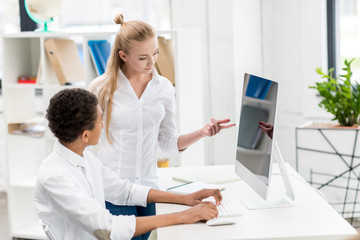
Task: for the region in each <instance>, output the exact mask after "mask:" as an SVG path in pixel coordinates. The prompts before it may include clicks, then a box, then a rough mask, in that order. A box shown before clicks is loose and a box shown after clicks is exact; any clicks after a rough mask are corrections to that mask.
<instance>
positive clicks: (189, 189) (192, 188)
mask: <svg viewBox="0 0 360 240" xmlns="http://www.w3.org/2000/svg"><path fill="white" fill-rule="evenodd" d="M201 189H219V190H220V191H221V190H224V189H225V187H224V186H222V185H218V184H209V183H201V182H191V183H185V184H181V185H178V186H175V187H171V188H168V189H166V191H167V192H172V193H178V194H189V193H193V192H197V191H200V190H201Z"/></svg>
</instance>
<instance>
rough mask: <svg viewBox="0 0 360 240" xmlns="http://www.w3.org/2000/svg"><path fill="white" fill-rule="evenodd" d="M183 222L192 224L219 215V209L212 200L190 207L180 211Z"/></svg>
mask: <svg viewBox="0 0 360 240" xmlns="http://www.w3.org/2000/svg"><path fill="white" fill-rule="evenodd" d="M180 214H181V219H182V221H181V222H182V223H184V224H190V223H194V222H198V221H207V220H210V219H212V218H215V217H217V215H218V210H217V208H216V206H215V204H214V203H212V202H202V203H200V204H198V205H196V206H194V207H192V208H190V209H187V210H185V211H182V212H180Z"/></svg>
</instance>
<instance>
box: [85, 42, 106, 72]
mask: <svg viewBox="0 0 360 240" xmlns="http://www.w3.org/2000/svg"><path fill="white" fill-rule="evenodd" d="M88 45H89V51H90V56H91V60H92V62H93V64H94V67H95V70H96V73H97V74H98V76H100V75H102V74H103V73H104V72H105V70H106V65H107V61H108V59H109V56H110V52H111V45H110V43H109V42H108V41H106V40H89V41H88Z"/></svg>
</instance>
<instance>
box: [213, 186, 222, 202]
mask: <svg viewBox="0 0 360 240" xmlns="http://www.w3.org/2000/svg"><path fill="white" fill-rule="evenodd" d="M213 197H214V198H215V203H216V205H217V206H218V205H220V204H221V201H222V195H221V193H220V190H219V189H216V190H215V192H214V195H213Z"/></svg>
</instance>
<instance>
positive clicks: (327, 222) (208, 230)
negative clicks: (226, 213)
mask: <svg viewBox="0 0 360 240" xmlns="http://www.w3.org/2000/svg"><path fill="white" fill-rule="evenodd" d="M286 167H287V169H288V171H289V172H290V181H291V184H292V186H293V189H294V193H295V202H294V205H293V206H291V207H282V208H272V209H262V210H249V209H247V208H245V206H244V205H243V204H242V203H241V199H242V198H249V197H250V198H251V197H257V195H256V193H255V192H253V191H252V189H251V188H250V187H249V186H248V185H247V184H246V183H245V182H244V181H236V182H230V183H225V184H222V185H224V186H225V187H226V189H225V190H224V191H222V195H223V197H224V198H225V197H226V198H233V199H235V200H237V201H238V202H239V204H240V206H241V207H242V209H243V215H242V216H241V217H235V218H234V219H235V220H236V224H234V225H226V226H212V227H210V226H207V225H206V224H205V223H195V224H185V225H176V226H170V227H164V228H159V229H158V230H157V237H158V240H163V239H178V240H180V239H181V240H182V239H183V240H189V239H247V240H250V239H257V240H259V239H274V240H275V239H297V240H299V239H324V240H325V239H326V240H332V239H348V238H349V237H351V236H354V235H355V234H357V232H356V230H355V229H354V228H353V227H352V226H351V225H350V224H349V223H348V222H347V221H345V220H344V219H343V218H342V217H341V216H340V215H339V214H338V213H337V212H336V211H335V210H334V209H333V208H332V207H331V206H330V205H329V204H328V203H327V202H326V201H325V200H324V199H323V198H322V197H321V196H320V195H319V194H318V193H317V192H316V191H315V190H314V189H313V188H312V187H311V186H310V185H309V184H307V183H306V182H305V181H304V180H303V178H301V177H300V175H298V174H297V173H296V171H295V170H294V169H293V168H292V167H290V166H289V165H288V164H287V165H286ZM206 169H208V170H209V171H214V169H216V170H219V171H234V166H233V165H227V166H204V167H180V168H161V169H159V175H160V187H161V189H162V190H164V189H166V188H168V187H172V186H176V185H179V184H180V183H179V182H176V181H173V180H172V177H173V176H176V175H179V174H185V173H196V172H199V171H204V170H206ZM274 169H276V168H274ZM275 171H276V170H275ZM272 181H274V183H275V184H273V185H271V186H272V188H271V191H270V194H271V195H278V194H281V193H282V192H283V191H284V187H283V185H282V183H281V176H280V175H273V176H272ZM273 186H274V187H273ZM187 208H188V207H187V206H182V205H174V204H163V203H161V204H156V211H157V214H164V213H171V212H177V211H181V210H184V209H187Z"/></svg>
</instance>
